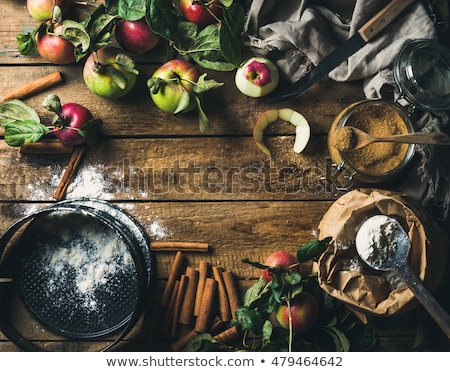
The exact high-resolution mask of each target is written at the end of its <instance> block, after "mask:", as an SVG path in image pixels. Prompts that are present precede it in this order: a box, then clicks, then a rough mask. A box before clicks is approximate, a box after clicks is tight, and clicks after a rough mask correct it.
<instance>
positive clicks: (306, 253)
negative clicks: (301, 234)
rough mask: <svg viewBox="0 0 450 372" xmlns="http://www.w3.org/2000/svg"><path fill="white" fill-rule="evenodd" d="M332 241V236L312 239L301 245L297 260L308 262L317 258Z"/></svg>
mask: <svg viewBox="0 0 450 372" xmlns="http://www.w3.org/2000/svg"><path fill="white" fill-rule="evenodd" d="M330 241H331V237H327V238H324V239H323V240H312V241H310V242H308V243H306V244H305V245H303V246H301V247H300V248H299V249H298V251H297V260H298V261H299V262H308V261H313V260H317V259H318V258H319V256H320V255H321V254H322V253H323V252H324V251H325V249H326V248H327V247H328V244H329V243H330Z"/></svg>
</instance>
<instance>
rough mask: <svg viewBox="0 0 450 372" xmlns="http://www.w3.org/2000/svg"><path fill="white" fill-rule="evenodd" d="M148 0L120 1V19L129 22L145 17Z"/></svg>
mask: <svg viewBox="0 0 450 372" xmlns="http://www.w3.org/2000/svg"><path fill="white" fill-rule="evenodd" d="M146 3H147V1H146V0H122V1H119V4H118V5H119V6H118V14H119V17H121V18H123V19H126V20H128V21H137V20H139V19H141V18H143V17H145V9H146Z"/></svg>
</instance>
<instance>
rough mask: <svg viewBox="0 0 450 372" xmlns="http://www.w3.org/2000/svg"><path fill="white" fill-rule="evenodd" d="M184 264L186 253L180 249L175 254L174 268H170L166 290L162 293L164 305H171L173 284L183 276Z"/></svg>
mask: <svg viewBox="0 0 450 372" xmlns="http://www.w3.org/2000/svg"><path fill="white" fill-rule="evenodd" d="M183 265H184V255H183V253H181V251H178V252H177V254H176V255H175V259H174V261H173V264H172V269H171V270H170V273H169V277H168V279H167V283H166V286H165V288H164V292H163V294H162V298H161V305H162V306H168V305H169V301H170V296H171V294H172V291H173V286H174V284H175V281H176V280H177V279H179V277H180V276H181V273H182V271H183Z"/></svg>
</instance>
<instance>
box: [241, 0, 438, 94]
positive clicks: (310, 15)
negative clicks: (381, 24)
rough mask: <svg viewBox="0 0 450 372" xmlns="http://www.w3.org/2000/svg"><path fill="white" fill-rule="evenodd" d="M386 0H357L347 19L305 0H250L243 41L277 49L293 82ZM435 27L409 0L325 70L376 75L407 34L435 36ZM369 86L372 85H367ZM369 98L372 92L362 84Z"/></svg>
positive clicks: (348, 76) (262, 49)
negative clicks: (389, 20)
mask: <svg viewBox="0 0 450 372" xmlns="http://www.w3.org/2000/svg"><path fill="white" fill-rule="evenodd" d="M385 4H386V1H385V0H356V1H355V6H354V10H353V13H352V16H351V18H350V19H343V18H342V17H341V16H340V15H338V14H336V13H334V12H333V11H331V10H330V9H328V8H326V7H324V6H322V5H318V4H317V2H314V1H308V0H300V1H298V0H283V1H277V0H253V1H252V4H251V7H250V9H249V13H248V17H247V20H246V24H245V27H244V41H245V43H246V45H247V46H249V47H250V48H251V49H253V50H254V52H255V53H256V54H258V55H265V54H267V53H268V52H270V51H274V50H275V51H281V52H283V55H282V56H281V58H279V59H277V60H276V61H275V63H276V64H277V66H278V67H279V69H280V73H281V76H282V77H283V78H284V79H285V80H287V81H289V82H294V81H297V80H299V79H300V78H302V77H303V76H304V75H305V74H306V73H307V72H309V71H310V70H311V69H312V68H313V67H314V66H315V65H317V64H318V63H319V62H320V61H321V60H322V59H323V58H324V57H326V56H327V55H328V54H330V53H331V52H332V51H333V50H334V49H336V48H337V47H338V46H339V45H341V44H342V43H344V42H345V41H346V40H347V39H349V38H350V37H351V36H352V35H353V34H354V33H356V32H357V30H358V29H359V28H360V27H361V26H362V25H363V24H364V23H365V22H367V20H368V19H369V18H371V17H372V16H373V15H374V14H376V12H377V11H378V10H380V9H381V8H382V7H383V6H384V5H385ZM436 37H437V35H436V30H435V27H434V24H433V21H432V20H431V18H430V16H429V14H428V12H427V10H426V9H425V8H424V7H423V5H422V3H421V2H416V3H414V4H411V6H410V7H408V8H407V9H405V11H404V12H403V13H402V14H400V15H399V16H398V18H397V19H396V20H395V21H394V22H393V23H392V24H391V25H389V26H388V27H387V28H386V29H385V30H384V31H383V32H382V33H381V34H379V35H378V37H376V38H375V39H374V40H372V41H370V42H369V43H367V44H366V45H365V46H364V47H363V48H361V49H360V50H359V51H357V52H356V53H355V54H353V55H352V56H351V57H350V58H349V59H348V61H346V62H343V63H342V64H341V65H340V66H339V67H337V68H335V69H334V70H333V71H331V72H330V74H329V77H330V78H331V79H333V80H336V81H349V80H359V79H370V80H372V79H375V81H374V83H373V85H375V86H376V85H377V83H376V78H377V75H378V74H379V73H380V72H381V71H382V70H384V69H386V68H391V66H392V64H393V61H394V58H395V56H396V55H397V54H398V52H399V50H400V48H401V47H402V45H403V44H404V42H405V41H407V40H409V39H418V38H422V39H434V38H436ZM371 89H372V90H371ZM365 90H366V91H367V93H370V96H369V95H368V98H375V97H376V94H377V91H376V89H375V90H373V88H372V85H370V84H369V83H366V84H365Z"/></svg>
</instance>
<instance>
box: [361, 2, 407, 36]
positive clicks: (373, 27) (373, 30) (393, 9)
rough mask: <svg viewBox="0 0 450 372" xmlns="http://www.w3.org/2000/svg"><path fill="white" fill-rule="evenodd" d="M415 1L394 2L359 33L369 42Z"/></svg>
mask: <svg viewBox="0 0 450 372" xmlns="http://www.w3.org/2000/svg"><path fill="white" fill-rule="evenodd" d="M414 1H415V0H393V1H391V2H390V3H389V4H387V5H386V6H385V7H384V8H383V9H381V10H380V11H379V12H378V13H377V14H375V15H374V16H373V17H372V18H371V19H370V20H369V21H368V22H367V23H365V24H364V26H362V27H361V28H360V29H359V30H358V33H359V34H360V35H361V37H362V38H363V39H364V41H366V42H367V41H369V40H371V39H372V38H374V37H375V36H376V35H378V34H379V33H380V32H381V31H383V30H384V29H385V28H386V27H387V26H388V25H389V24H390V23H391V22H392V21H393V20H394V19H395V18H397V16H398V15H399V14H400V13H401V12H402V11H403V10H404V9H405V8H406V7H407V6H408V5H410V4H412V3H413V2H414Z"/></svg>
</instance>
